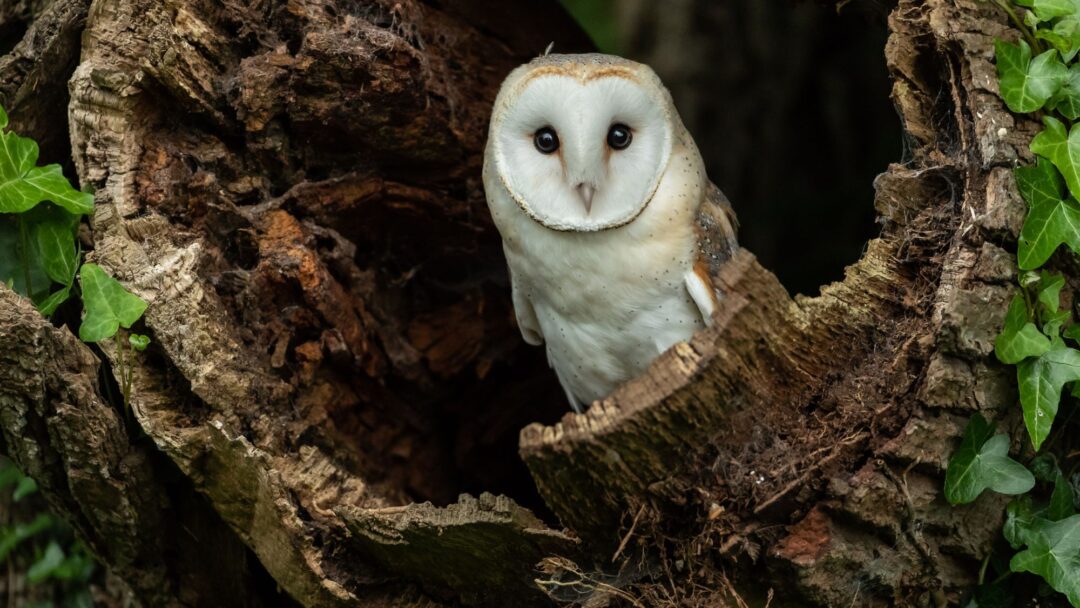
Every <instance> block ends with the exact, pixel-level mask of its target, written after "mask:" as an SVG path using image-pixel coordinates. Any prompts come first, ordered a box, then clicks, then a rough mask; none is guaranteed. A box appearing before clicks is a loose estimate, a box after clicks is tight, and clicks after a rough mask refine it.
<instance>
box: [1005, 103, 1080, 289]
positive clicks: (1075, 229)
mask: <svg viewBox="0 0 1080 608" xmlns="http://www.w3.org/2000/svg"><path fill="white" fill-rule="evenodd" d="M1058 124H1060V123H1058ZM1013 175H1014V176H1015V177H1016V187H1017V190H1019V191H1020V195H1021V196H1023V197H1024V200H1025V201H1027V204H1028V215H1027V218H1026V219H1025V220H1024V227H1023V228H1022V229H1021V231H1020V242H1019V245H1018V248H1017V253H1016V257H1017V263H1018V265H1019V266H1020V269H1021V270H1031V269H1033V268H1038V267H1039V266H1042V265H1043V264H1044V263H1045V262H1046V260H1048V259H1050V256H1051V255H1052V254H1053V253H1054V251H1055V250H1056V249H1057V248H1058V246H1059V245H1061V244H1062V243H1067V244H1068V245H1069V246H1070V247H1072V248H1074V249H1075V250H1078V251H1080V203H1077V202H1076V201H1075V200H1074V199H1072V198H1071V197H1070V198H1068V199H1067V200H1062V199H1063V198H1066V197H1065V192H1064V191H1065V183H1064V180H1063V179H1062V177H1061V174H1060V173H1059V172H1058V170H1057V169H1055V168H1054V165H1053V163H1051V162H1050V161H1049V160H1048V159H1046V158H1043V157H1039V158H1038V162H1037V164H1035V165H1034V166H1030V167H1019V168H1017V169H1016V170H1015V171H1014V172H1013ZM1025 274H1029V273H1025ZM1030 274H1033V275H1034V273H1030ZM1033 280H1037V275H1034V276H1033Z"/></svg>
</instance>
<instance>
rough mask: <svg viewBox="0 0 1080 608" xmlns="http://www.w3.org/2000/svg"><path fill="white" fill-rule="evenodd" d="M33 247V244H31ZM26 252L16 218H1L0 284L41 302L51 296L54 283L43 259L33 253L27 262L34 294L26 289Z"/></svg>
mask: <svg viewBox="0 0 1080 608" xmlns="http://www.w3.org/2000/svg"><path fill="white" fill-rule="evenodd" d="M31 246H32V244H31ZM23 259H24V252H23V248H22V244H21V239H20V235H19V223H18V221H16V218H15V216H11V215H7V216H0V282H2V283H4V284H5V285H10V286H11V288H12V289H13V290H15V292H16V293H18V294H21V295H23V296H26V297H28V298H30V299H31V300H35V301H37V300H40V299H43V298H45V297H46V296H47V295H48V294H49V286H50V285H51V283H52V281H50V280H49V276H48V275H47V274H45V268H44V267H43V266H42V264H41V259H40V258H39V257H38V256H36V255H33V253H32V251H31V254H30V255H29V256H27V260H28V263H29V266H30V286H31V287H32V288H33V291H34V293H28V292H27V289H26V273H25V272H24V271H23Z"/></svg>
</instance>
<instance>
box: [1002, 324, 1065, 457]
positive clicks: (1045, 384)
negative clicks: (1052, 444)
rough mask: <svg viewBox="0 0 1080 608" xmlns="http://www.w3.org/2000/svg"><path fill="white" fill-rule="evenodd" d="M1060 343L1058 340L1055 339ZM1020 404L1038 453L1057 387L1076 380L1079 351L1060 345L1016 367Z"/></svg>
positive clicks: (1050, 422)
mask: <svg viewBox="0 0 1080 608" xmlns="http://www.w3.org/2000/svg"><path fill="white" fill-rule="evenodd" d="M1058 341H1059V342H1060V338H1059V339H1058ZM1016 377H1017V380H1018V381H1019V384H1020V404H1021V405H1022V406H1023V408H1024V424H1025V425H1026V426H1027V430H1028V435H1030V436H1031V443H1032V445H1034V446H1035V449H1036V450H1038V449H1039V447H1040V446H1042V442H1043V441H1045V440H1046V437H1047V436H1048V435H1049V434H1050V427H1051V426H1052V425H1053V423H1054V417H1055V416H1057V410H1058V403H1060V401H1061V388H1062V387H1063V386H1064V385H1065V383H1067V382H1073V381H1076V380H1080V351H1077V350H1075V349H1072V348H1069V347H1067V346H1064V345H1057V346H1054V347H1052V348H1051V349H1050V350H1049V351H1047V352H1046V353H1044V354H1043V355H1042V356H1040V357H1038V358H1037V359H1027V360H1025V361H1022V362H1020V364H1019V365H1017V366H1016Z"/></svg>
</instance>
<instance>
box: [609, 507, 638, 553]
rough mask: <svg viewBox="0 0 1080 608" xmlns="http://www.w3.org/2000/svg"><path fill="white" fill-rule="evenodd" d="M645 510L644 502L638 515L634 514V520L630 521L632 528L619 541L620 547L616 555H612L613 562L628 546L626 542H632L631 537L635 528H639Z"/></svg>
mask: <svg viewBox="0 0 1080 608" xmlns="http://www.w3.org/2000/svg"><path fill="white" fill-rule="evenodd" d="M644 512H645V505H644V504H642V505H641V508H639V509H638V510H637V515H635V516H634V521H633V522H631V523H630V529H629V530H628V531H627V532H626V535H625V536H623V537H622V541H620V542H619V548H618V549H616V550H615V555H612V556H611V563H615V560H616V559H618V558H619V554H620V553H622V552H623V549H625V548H626V543H628V542H630V537H631V536H633V535H634V528H637V522H638V519H640V518H641V514H642V513H644Z"/></svg>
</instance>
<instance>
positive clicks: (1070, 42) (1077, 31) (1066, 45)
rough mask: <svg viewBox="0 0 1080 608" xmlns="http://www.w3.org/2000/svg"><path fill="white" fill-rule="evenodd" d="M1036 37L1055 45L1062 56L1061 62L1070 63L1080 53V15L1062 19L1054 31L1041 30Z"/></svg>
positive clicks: (1056, 24)
mask: <svg viewBox="0 0 1080 608" xmlns="http://www.w3.org/2000/svg"><path fill="white" fill-rule="evenodd" d="M1035 36H1036V37H1037V38H1042V39H1043V40H1046V41H1047V42H1049V43H1050V44H1051V45H1053V47H1054V48H1055V49H1057V50H1058V53H1060V54H1061V60H1062V61H1063V62H1065V63H1069V62H1070V61H1072V60H1073V58H1074V57H1076V53H1077V51H1080V15H1069V16H1067V17H1062V18H1061V19H1059V20H1058V22H1057V23H1055V24H1054V27H1053V29H1050V30H1047V29H1045V28H1039V29H1038V30H1037V31H1036V32H1035Z"/></svg>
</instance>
